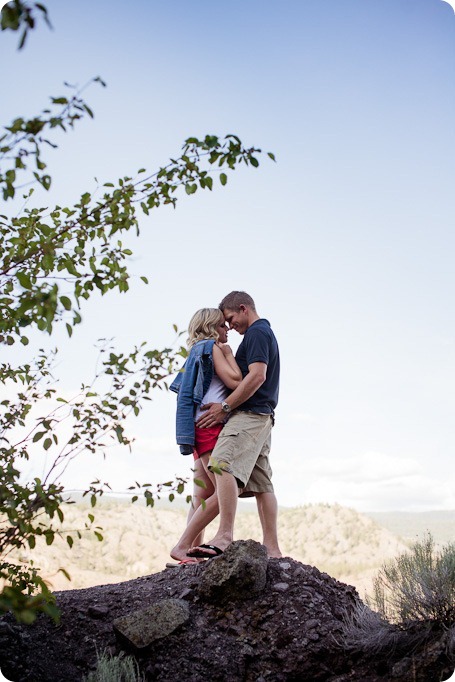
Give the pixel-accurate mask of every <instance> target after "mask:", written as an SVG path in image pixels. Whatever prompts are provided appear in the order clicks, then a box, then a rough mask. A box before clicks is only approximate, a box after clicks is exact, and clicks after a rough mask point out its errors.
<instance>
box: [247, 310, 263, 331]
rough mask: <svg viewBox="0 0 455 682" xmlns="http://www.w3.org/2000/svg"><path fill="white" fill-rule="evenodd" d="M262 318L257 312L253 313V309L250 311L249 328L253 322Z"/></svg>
mask: <svg viewBox="0 0 455 682" xmlns="http://www.w3.org/2000/svg"><path fill="white" fill-rule="evenodd" d="M260 319H261V318H260V317H259V315H258V314H257V313H256V312H254V313H253V311H250V314H249V315H248V328H249V327H251V325H252V324H253V322H257V321H258V320H260Z"/></svg>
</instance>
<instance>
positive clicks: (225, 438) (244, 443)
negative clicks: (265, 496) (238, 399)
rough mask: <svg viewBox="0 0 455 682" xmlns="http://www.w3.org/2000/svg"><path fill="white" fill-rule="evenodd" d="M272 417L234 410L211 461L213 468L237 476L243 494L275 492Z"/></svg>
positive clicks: (210, 466) (210, 464) (245, 495)
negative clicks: (271, 459)
mask: <svg viewBox="0 0 455 682" xmlns="http://www.w3.org/2000/svg"><path fill="white" fill-rule="evenodd" d="M271 430H272V416H271V415H269V414H254V413H253V412H241V411H237V412H234V413H233V414H232V416H231V418H230V419H229V421H228V423H227V424H226V426H225V427H224V428H223V430H222V431H221V433H220V435H219V436H218V440H217V443H216V445H215V448H214V449H213V452H212V455H211V457H210V460H209V469H212V468H213V467H215V468H219V469H221V470H222V471H227V472H228V473H229V474H232V475H233V476H235V478H236V479H237V484H238V486H239V488H241V490H242V496H244V497H249V496H251V495H252V494H253V493H273V484H272V481H271V478H272V469H271V467H270V462H269V453H270V443H271Z"/></svg>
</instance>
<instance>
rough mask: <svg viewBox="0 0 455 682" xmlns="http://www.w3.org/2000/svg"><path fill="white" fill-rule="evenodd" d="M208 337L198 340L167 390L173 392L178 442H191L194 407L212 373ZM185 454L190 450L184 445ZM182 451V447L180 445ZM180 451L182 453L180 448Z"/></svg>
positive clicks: (188, 443)
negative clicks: (175, 397) (174, 395)
mask: <svg viewBox="0 0 455 682" xmlns="http://www.w3.org/2000/svg"><path fill="white" fill-rule="evenodd" d="M214 343H215V342H214V341H213V340H212V339H210V340H207V341H200V342H198V343H197V344H195V345H194V346H193V348H192V349H191V351H190V354H189V356H188V358H187V360H186V362H185V364H184V366H183V368H182V369H181V370H180V372H179V374H178V375H177V377H176V378H175V380H174V381H173V382H172V384H171V386H170V390H171V391H174V392H175V393H177V414H176V420H175V422H176V439H177V444H178V445H180V446H183V445H187V446H193V445H194V411H195V406H196V405H200V404H201V402H202V398H203V396H204V394H205V393H206V392H207V389H208V387H209V386H210V382H211V381H212V376H213V358H212V353H213V345H214ZM185 450H186V451H187V452H186V453H185V454H191V452H188V451H189V448H185ZM181 451H182V448H181ZM182 454H184V453H183V452H182Z"/></svg>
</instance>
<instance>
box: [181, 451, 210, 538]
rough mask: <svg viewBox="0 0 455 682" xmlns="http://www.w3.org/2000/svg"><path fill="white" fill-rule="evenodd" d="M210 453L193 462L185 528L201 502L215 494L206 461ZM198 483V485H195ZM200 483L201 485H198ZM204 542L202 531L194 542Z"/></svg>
mask: <svg viewBox="0 0 455 682" xmlns="http://www.w3.org/2000/svg"><path fill="white" fill-rule="evenodd" d="M210 454H211V452H206V453H204V454H203V455H202V457H200V458H199V459H196V460H195V462H194V475H193V496H192V500H191V504H190V508H189V511H188V517H187V520H186V523H187V526H188V524H189V523H190V521H191V519H192V518H193V516H194V513H195V511H196V510H197V509H198V508H199V507H200V506H201V505H202V506H204V505H203V504H202V500H204V502H205V500H207V499H208V498H209V497H211V496H212V495H213V493H214V492H215V486H214V483H213V480H212V479H213V474H212V473H211V472H210V471H209V470H208V461H209V457H210ZM196 481H198V483H196ZM199 483H202V485H199ZM203 540H204V530H202V531H201V532H200V533H199V534H198V535H197V537H196V538H195V542H196V543H197V544H199V543H201V542H203Z"/></svg>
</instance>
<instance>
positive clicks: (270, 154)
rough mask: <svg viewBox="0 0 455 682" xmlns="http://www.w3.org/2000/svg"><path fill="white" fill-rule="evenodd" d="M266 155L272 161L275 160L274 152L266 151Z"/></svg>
mask: <svg viewBox="0 0 455 682" xmlns="http://www.w3.org/2000/svg"><path fill="white" fill-rule="evenodd" d="M267 156H269V157H270V158H271V159H272V161H276V158H275V154H272V152H267Z"/></svg>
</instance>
